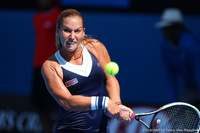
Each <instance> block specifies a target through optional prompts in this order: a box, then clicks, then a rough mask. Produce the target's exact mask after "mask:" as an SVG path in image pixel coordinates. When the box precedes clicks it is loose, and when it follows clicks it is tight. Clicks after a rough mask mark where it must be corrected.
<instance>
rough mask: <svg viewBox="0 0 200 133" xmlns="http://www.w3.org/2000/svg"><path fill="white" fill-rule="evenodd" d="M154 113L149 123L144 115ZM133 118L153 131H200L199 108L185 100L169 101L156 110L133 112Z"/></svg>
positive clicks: (173, 132) (178, 132)
mask: <svg viewBox="0 0 200 133" xmlns="http://www.w3.org/2000/svg"><path fill="white" fill-rule="evenodd" d="M149 115H152V119H151V122H150V124H149V125H148V124H147V123H145V122H144V121H143V120H142V117H145V116H149ZM132 119H135V120H137V121H138V122H140V123H141V124H142V125H144V126H145V127H146V129H147V131H149V132H151V133H155V132H156V133H158V132H161V133H165V132H166V133H169V132H170V133H198V132H199V130H200V112H199V110H198V109H197V108H196V107H194V106H192V105H190V104H188V103H184V102H174V103H169V104H167V105H164V106H162V107H160V108H159V109H157V110H155V111H150V112H146V113H138V114H133V115H132Z"/></svg>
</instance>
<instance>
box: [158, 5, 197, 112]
mask: <svg viewBox="0 0 200 133" xmlns="http://www.w3.org/2000/svg"><path fill="white" fill-rule="evenodd" d="M156 27H157V28H160V29H161V30H162V32H163V35H164V41H163V44H162V53H163V57H164V62H165V65H166V68H167V77H168V81H169V82H168V85H169V86H168V87H169V88H168V89H169V91H170V92H171V93H170V94H171V100H172V101H183V102H188V103H190V104H193V105H195V106H196V107H198V108H199V105H200V93H199V92H200V44H199V42H198V41H197V39H196V38H195V37H194V36H193V35H192V34H191V33H190V32H189V31H188V30H186V28H185V26H184V21H183V15H182V13H181V11H180V10H179V9H177V8H167V9H165V10H164V12H163V14H162V16H161V21H160V22H158V23H156ZM178 77H181V79H182V81H183V85H182V86H183V88H182V89H181V94H180V95H179V93H178V92H179V91H178V88H179V86H178V81H179V79H178Z"/></svg>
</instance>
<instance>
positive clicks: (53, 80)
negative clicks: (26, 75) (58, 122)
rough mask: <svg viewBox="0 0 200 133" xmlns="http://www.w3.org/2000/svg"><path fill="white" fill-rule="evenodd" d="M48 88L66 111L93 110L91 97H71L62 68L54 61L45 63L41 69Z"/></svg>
mask: <svg viewBox="0 0 200 133" xmlns="http://www.w3.org/2000/svg"><path fill="white" fill-rule="evenodd" d="M41 73H42V76H43V78H44V81H45V84H46V87H47V89H48V91H49V93H50V94H51V95H52V96H53V98H54V99H55V100H56V101H57V102H58V103H59V104H60V105H61V106H62V107H63V108H64V109H66V110H73V111H86V110H91V102H90V101H91V97H84V96H80V95H71V93H70V92H69V90H68V89H67V88H66V86H65V85H64V83H63V81H62V79H63V76H62V75H63V72H62V69H61V66H60V65H59V64H58V63H57V62H56V61H52V60H47V61H45V62H44V64H43V66H42V69H41Z"/></svg>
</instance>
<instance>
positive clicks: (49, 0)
mask: <svg viewBox="0 0 200 133" xmlns="http://www.w3.org/2000/svg"><path fill="white" fill-rule="evenodd" d="M37 4H38V8H39V10H38V11H37V12H36V14H35V15H34V18H33V24H34V30H35V37H36V39H35V41H36V44H35V53H34V60H33V84H32V96H31V101H32V103H33V105H34V107H35V108H36V109H37V111H38V113H39V114H40V118H41V123H42V133H50V132H52V131H51V130H52V129H53V127H52V126H53V125H54V123H55V122H53V121H52V119H50V116H52V114H53V113H54V112H57V104H56V102H55V100H54V99H53V98H52V97H51V96H50V94H49V93H48V91H47V89H46V87H45V83H44V80H43V78H42V75H41V67H42V64H43V63H44V61H45V60H47V59H48V58H49V57H50V56H51V55H52V54H53V53H55V52H56V51H57V50H56V46H55V31H56V22H57V19H58V16H59V14H60V12H61V9H60V7H59V5H58V2H57V1H56V0H37Z"/></svg>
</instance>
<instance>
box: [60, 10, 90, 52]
mask: <svg viewBox="0 0 200 133" xmlns="http://www.w3.org/2000/svg"><path fill="white" fill-rule="evenodd" d="M71 16H79V17H80V18H81V19H82V23H83V27H84V19H83V16H82V15H81V13H80V12H79V11H77V10H75V9H67V10H64V11H62V12H61V13H60V15H59V16H58V20H57V25H56V48H57V49H58V50H59V49H61V48H62V44H61V42H60V37H59V35H58V33H57V31H59V30H60V27H61V25H62V24H63V19H64V18H67V17H71ZM84 37H87V36H86V35H85V36H84Z"/></svg>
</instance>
